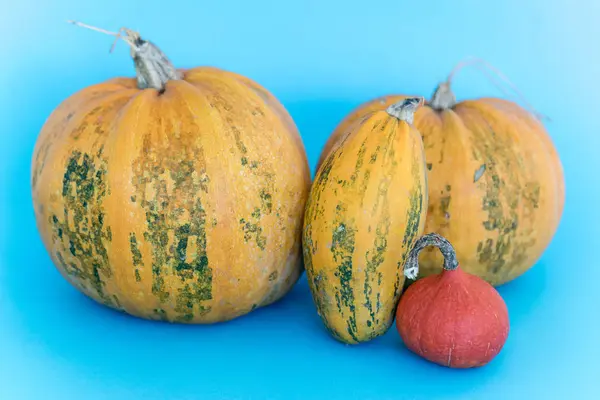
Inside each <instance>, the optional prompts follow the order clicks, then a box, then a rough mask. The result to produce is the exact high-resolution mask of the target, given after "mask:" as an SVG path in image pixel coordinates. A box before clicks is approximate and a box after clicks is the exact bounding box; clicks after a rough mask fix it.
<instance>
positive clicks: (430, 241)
mask: <svg viewBox="0 0 600 400" xmlns="http://www.w3.org/2000/svg"><path fill="white" fill-rule="evenodd" d="M428 246H435V247H437V248H438V249H440V252H441V253H442V255H443V256H444V269H445V270H446V271H453V270H455V269H456V268H458V260H457V259H456V251H454V247H452V245H451V244H450V242H449V241H448V239H446V238H444V237H443V236H441V235H439V234H437V233H428V234H426V235H423V236H421V237H420V238H419V239H417V241H416V242H415V244H414V245H413V248H412V249H411V251H410V253H409V255H408V258H407V260H406V264H404V276H406V277H407V278H408V279H416V278H417V275H419V254H420V253H421V250H423V249H424V248H425V247H428Z"/></svg>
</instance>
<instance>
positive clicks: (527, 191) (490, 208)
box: [319, 82, 565, 285]
mask: <svg viewBox="0 0 600 400" xmlns="http://www.w3.org/2000/svg"><path fill="white" fill-rule="evenodd" d="M405 97H407V96H404V95H388V96H383V97H379V98H376V99H373V100H371V101H369V102H366V103H364V104H362V105H360V106H359V107H358V108H357V109H355V110H354V111H352V112H351V113H350V114H349V115H348V116H347V117H346V118H345V119H344V120H343V121H342V122H341V123H340V124H339V126H338V127H337V128H336V129H335V131H334V132H333V134H332V135H331V137H330V138H329V139H328V141H327V143H326V144H325V147H324V149H323V150H322V154H321V157H320V160H319V165H321V164H322V163H323V160H325V159H326V157H327V156H328V154H330V153H331V152H332V151H333V149H334V148H335V147H336V146H338V144H339V142H340V141H341V140H342V138H343V137H344V136H345V133H346V132H348V130H349V129H351V126H353V124H354V123H355V121H357V120H360V119H362V118H364V116H365V115H368V114H370V113H372V112H373V111H374V110H382V109H385V108H386V107H388V106H389V105H390V104H393V103H396V102H398V101H400V100H401V99H403V98H405ZM414 124H415V126H416V127H417V129H418V130H419V132H421V134H422V136H423V142H424V146H425V153H426V159H427V170H428V171H427V176H428V184H429V206H428V212H427V223H426V226H425V232H426V233H427V232H437V233H439V234H440V235H442V236H444V237H446V238H448V240H450V241H451V242H452V243H453V245H454V247H455V249H456V252H457V255H458V257H459V258H460V259H461V260H463V264H464V265H465V270H466V271H467V272H470V273H472V274H475V275H478V276H480V277H482V278H483V279H485V280H486V281H488V282H489V283H491V284H493V285H500V284H503V283H505V282H508V281H510V280H512V279H514V278H516V277H518V276H520V275H521V274H523V273H524V272H525V271H527V270H528V269H529V268H530V267H532V266H533V265H534V264H535V262H536V261H537V260H538V259H539V257H540V256H541V254H542V253H543V251H544V250H545V249H546V247H547V246H548V244H549V243H550V241H551V239H552V237H553V235H554V233H555V231H556V229H557V227H558V224H559V221H560V218H561V215H562V211H563V206H564V196H565V194H564V191H565V189H564V181H563V179H564V178H563V170H562V166H561V163H560V160H559V157H558V155H557V152H556V150H555V148H554V146H553V144H552V142H551V139H550V137H549V136H548V134H547V132H546V130H545V129H544V126H543V125H542V123H541V122H540V121H539V120H538V119H537V118H536V117H534V116H533V115H532V114H530V113H529V112H527V111H526V110H525V109H524V108H522V107H520V106H519V105H517V104H516V103H514V102H511V101H508V100H503V99H500V98H489V97H488V98H480V99H475V100H466V101H461V102H457V101H456V98H455V96H454V94H453V93H452V91H451V90H450V84H449V82H444V83H442V84H441V85H439V87H438V88H437V90H436V91H435V93H434V95H433V98H432V99H431V101H429V102H427V104H426V106H425V107H421V108H419V110H417V112H416V113H415V121H414ZM442 264H443V260H442V259H441V256H440V255H439V254H438V253H436V252H434V251H433V250H432V249H429V250H428V251H423V253H422V254H421V257H420V273H419V277H423V276H428V275H431V274H433V273H440V272H441V267H440V266H441V265H442Z"/></svg>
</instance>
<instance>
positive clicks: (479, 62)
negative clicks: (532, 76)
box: [445, 57, 550, 121]
mask: <svg viewBox="0 0 600 400" xmlns="http://www.w3.org/2000/svg"><path fill="white" fill-rule="evenodd" d="M469 66H474V67H476V68H477V69H479V70H480V71H481V72H483V73H484V74H485V75H486V76H487V78H488V79H489V80H490V81H491V82H492V84H493V85H494V86H495V87H496V88H497V89H498V90H500V91H501V92H502V93H504V95H505V96H507V97H511V95H510V94H509V93H508V92H507V91H506V89H505V86H508V87H509V88H510V89H512V91H513V92H514V94H515V95H516V96H517V99H518V100H520V101H521V102H522V103H523V104H524V105H525V107H526V108H528V109H529V111H530V112H531V113H532V114H533V115H534V116H535V117H536V118H537V119H538V120H542V119H546V120H548V121H550V118H549V117H548V116H546V115H544V114H541V113H539V112H537V111H536V110H535V108H533V106H532V105H531V104H530V103H529V102H528V101H527V100H526V99H525V96H524V95H523V93H521V91H520V90H519V89H518V88H517V87H516V85H515V84H514V83H512V82H511V81H510V80H509V79H508V78H507V77H506V75H504V74H503V73H502V71H500V70H499V69H498V68H496V67H494V66H493V65H492V64H490V63H489V62H487V61H485V60H484V59H481V58H477V57H469V58H467V59H465V60H463V61H461V62H459V63H458V64H457V65H456V66H455V67H454V68H453V69H452V71H451V72H450V74H449V75H448V79H447V80H446V82H445V83H446V84H447V85H448V86H450V84H451V83H452V80H453V79H454V77H455V75H456V74H457V73H458V72H459V71H460V70H461V69H463V68H465V67H469ZM496 78H498V79H500V81H501V82H498V81H497V79H496ZM502 83H504V85H502Z"/></svg>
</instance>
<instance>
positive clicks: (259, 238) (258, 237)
mask: <svg viewBox="0 0 600 400" xmlns="http://www.w3.org/2000/svg"><path fill="white" fill-rule="evenodd" d="M251 219H253V221H246V219H244V218H242V219H240V226H241V229H242V232H244V242H246V243H248V242H250V241H251V240H254V241H255V243H256V245H257V246H258V247H259V248H260V249H261V250H264V249H265V248H266V246H267V238H266V236H264V235H263V234H262V233H263V229H262V227H261V226H260V225H259V224H258V218H254V217H252V216H251Z"/></svg>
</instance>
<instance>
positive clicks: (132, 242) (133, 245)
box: [129, 232, 144, 267]
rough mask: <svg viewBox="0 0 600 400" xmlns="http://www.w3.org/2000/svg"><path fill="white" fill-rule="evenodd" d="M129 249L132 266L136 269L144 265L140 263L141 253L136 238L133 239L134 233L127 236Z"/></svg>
mask: <svg viewBox="0 0 600 400" xmlns="http://www.w3.org/2000/svg"><path fill="white" fill-rule="evenodd" d="M129 247H130V249H131V256H132V259H133V266H134V267H137V266H138V265H144V262H143V261H142V253H141V252H140V249H139V247H138V242H137V238H136V237H135V233H133V232H131V233H130V234H129Z"/></svg>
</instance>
